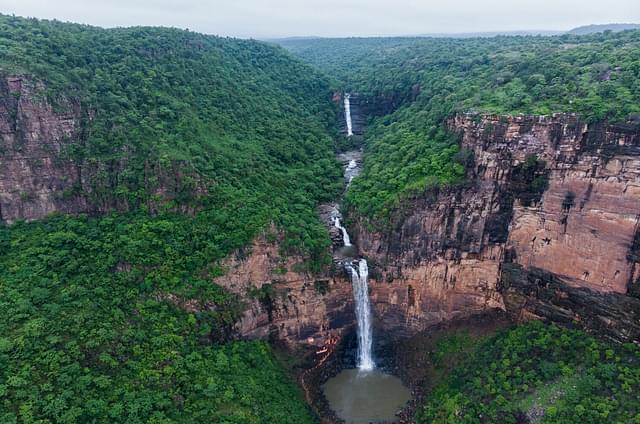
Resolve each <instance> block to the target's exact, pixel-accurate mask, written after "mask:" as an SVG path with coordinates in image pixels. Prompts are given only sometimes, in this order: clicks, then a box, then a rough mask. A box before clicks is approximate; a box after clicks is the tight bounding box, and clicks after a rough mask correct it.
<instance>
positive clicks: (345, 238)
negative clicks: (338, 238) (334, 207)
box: [333, 216, 351, 247]
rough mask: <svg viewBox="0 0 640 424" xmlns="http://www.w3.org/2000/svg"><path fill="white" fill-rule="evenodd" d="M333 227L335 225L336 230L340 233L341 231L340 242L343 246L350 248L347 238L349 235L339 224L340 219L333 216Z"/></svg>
mask: <svg viewBox="0 0 640 424" xmlns="http://www.w3.org/2000/svg"><path fill="white" fill-rule="evenodd" d="M333 225H335V226H336V228H339V229H340V231H342V242H343V243H344V245H345V246H347V247H349V246H351V239H350V238H349V233H347V229H346V228H344V227H343V226H342V224H341V223H340V218H339V217H338V216H335V217H334V218H333Z"/></svg>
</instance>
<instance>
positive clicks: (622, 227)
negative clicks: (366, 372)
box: [0, 76, 640, 347]
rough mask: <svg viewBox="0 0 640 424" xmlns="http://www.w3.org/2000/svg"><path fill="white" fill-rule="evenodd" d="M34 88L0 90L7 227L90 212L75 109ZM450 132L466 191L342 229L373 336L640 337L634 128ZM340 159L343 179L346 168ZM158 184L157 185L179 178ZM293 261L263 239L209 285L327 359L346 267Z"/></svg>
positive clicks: (346, 290)
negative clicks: (500, 316) (469, 326)
mask: <svg viewBox="0 0 640 424" xmlns="http://www.w3.org/2000/svg"><path fill="white" fill-rule="evenodd" d="M32 84H33V83H32V82H30V81H29V80H25V79H24V78H21V77H19V76H9V77H5V78H3V79H2V84H1V87H0V88H1V89H2V90H3V93H4V95H3V96H2V99H3V102H2V104H0V128H1V131H2V142H3V144H2V149H3V152H5V153H4V154H3V155H2V157H0V165H1V166H0V211H1V214H0V217H1V218H2V219H3V220H4V221H5V222H8V223H11V222H13V221H15V220H17V219H27V220H30V219H37V218H43V217H44V216H46V215H47V214H49V213H51V212H74V213H78V212H90V211H92V208H96V206H95V205H93V206H90V205H89V204H88V202H87V201H86V200H85V198H84V197H81V196H78V195H77V193H78V191H77V190H76V191H74V189H77V187H78V184H81V182H82V181H83V177H82V175H83V174H87V173H88V172H90V171H86V169H87V166H86V164H79V163H77V162H75V161H74V160H72V159H65V157H64V154H63V153H62V152H64V148H65V146H69V145H70V144H72V143H73V142H74V140H78V138H79V133H80V128H79V124H78V122H79V119H80V118H79V116H78V113H79V112H78V110H77V107H75V106H74V105H73V104H72V102H68V103H67V104H64V105H63V107H62V109H61V110H58V111H54V109H53V108H52V106H51V105H50V104H47V103H46V101H44V100H43V99H41V98H39V97H37V96H36V95H35V94H34V92H33V91H32V90H31V89H30V86H31V85H32ZM336 97H337V98H338V99H340V98H342V97H341V96H340V95H336ZM362 102H363V100H362V99H359V98H358V97H357V96H353V97H352V99H351V105H350V107H351V108H352V110H353V111H354V116H355V118H354V128H353V132H354V133H356V134H362V132H363V123H364V120H365V119H364V112H363V111H362V109H360V108H359V104H360V103H362ZM448 126H449V128H450V129H451V131H454V132H456V133H458V134H459V135H460V140H461V147H462V150H463V151H464V152H468V155H469V158H470V159H469V160H468V163H467V166H468V173H469V178H468V182H467V183H465V184H463V185H461V186H459V187H454V188H446V187H444V188H434V189H431V190H427V191H426V192H425V193H424V194H422V195H420V196H417V197H415V198H413V199H409V200H407V201H405V203H404V204H403V207H402V208H401V209H400V210H399V211H398V212H397V213H396V214H395V215H394V216H393V217H392V218H391V219H390V221H389V222H388V223H387V224H388V225H387V228H385V229H383V230H375V229H372V228H371V226H370V225H368V224H367V223H366V222H364V221H363V220H360V219H358V218H357V217H349V220H347V222H349V224H350V225H351V227H350V229H349V230H350V232H351V238H352V241H353V242H354V243H355V244H356V245H357V246H358V248H359V249H360V251H361V253H362V255H364V256H365V257H366V258H368V260H369V267H370V274H369V279H370V298H371V303H372V307H373V310H374V320H375V325H376V327H379V328H381V329H384V331H388V332H392V333H393V334H396V335H403V336H409V335H411V334H414V333H416V332H418V331H421V330H424V329H426V328H428V327H429V326H431V325H433V324H436V323H438V322H440V321H443V320H449V319H452V318H459V317H464V316H468V315H471V314H474V313H479V312H483V311H486V310H492V309H496V310H505V311H507V312H508V314H509V315H510V316H512V317H513V318H514V319H515V320H528V319H548V320H551V321H558V322H565V323H571V322H573V323H577V324H579V325H581V326H584V327H585V328H586V329H588V330H592V331H594V332H597V333H601V334H603V335H604V336H605V337H608V338H611V339H613V340H618V341H630V340H637V339H638V337H639V334H640V299H639V298H638V293H639V292H640V289H639V288H638V285H639V284H640V262H639V258H638V238H639V237H640V236H639V235H638V234H639V230H638V227H639V211H640V182H639V179H640V129H639V128H638V126H633V125H631V124H628V125H623V124H620V125H602V124H588V123H586V122H584V121H581V120H580V119H579V118H577V117H576V116H575V115H572V114H556V115H553V116H540V117H537V116H514V117H502V116H494V115H482V114H467V115H464V114H461V115H457V116H455V117H454V118H452V119H451V120H450V121H449V123H448ZM343 128H345V132H346V131H347V129H346V125H343ZM360 160H361V159H358V161H360ZM343 161H344V162H343V165H344V167H345V168H346V167H348V166H349V163H350V162H351V161H352V159H351V158H350V157H349V158H344V159H343ZM164 175H166V172H164V173H163V174H161V177H160V178H158V179H157V181H160V185H163V184H164V185H170V181H172V180H173V181H175V179H174V178H166V177H164ZM352 177H353V176H351V178H352ZM347 178H348V179H349V177H347ZM159 190H160V191H159V192H164V193H167V192H170V191H171V190H169V189H164V188H163V189H159ZM111 206H114V205H111ZM116 206H117V205H116ZM334 206H335V205H326V206H321V208H320V209H321V212H320V214H321V216H323V221H324V222H325V225H326V227H327V229H328V231H329V232H330V234H331V236H332V240H333V242H334V250H338V249H340V248H341V247H342V246H343V245H344V238H343V234H342V232H341V231H340V230H339V228H337V227H336V226H335V217H333V218H332V217H331V208H332V207H334ZM103 207H104V208H107V206H97V208H98V210H101V208H103ZM93 211H94V212H95V209H93ZM280 237H281V236H280ZM301 261H302V258H300V257H295V256H290V257H283V256H282V255H281V254H280V253H279V240H278V239H276V240H267V239H266V238H264V237H262V238H258V239H257V240H255V242H254V243H253V245H252V246H251V248H250V249H249V250H248V253H244V254H243V255H240V254H238V255H235V256H232V257H231V258H230V259H227V260H225V262H224V263H223V267H224V268H225V269H227V273H226V275H224V276H221V277H218V278H217V279H216V280H215V282H216V283H218V284H220V285H221V286H223V287H225V288H227V289H228V290H230V291H231V292H234V293H237V294H238V295H241V296H246V294H247V293H248V291H250V290H254V289H255V290H261V289H263V288H265V287H267V286H268V287H269V291H268V296H267V297H266V298H261V299H253V300H251V299H250V298H248V299H247V302H248V307H247V309H246V310H245V311H244V313H243V318H242V319H241V320H240V322H239V323H238V324H237V331H238V334H239V335H240V336H241V337H258V338H276V339H282V340H287V341H288V342H291V343H294V344H297V343H302V344H312V345H315V346H319V347H321V346H324V345H325V344H326V343H327V342H328V340H331V339H334V338H339V337H340V336H341V335H343V334H344V332H345V331H346V330H347V329H350V328H352V327H353V325H354V323H355V321H354V316H353V309H354V308H353V299H352V294H351V291H352V289H351V281H350V275H349V272H348V270H345V269H344V267H340V266H334V267H333V268H332V269H333V271H332V272H331V273H330V274H327V275H320V276H318V275H311V274H310V273H307V272H304V271H299V270H296V264H297V263H299V262H301Z"/></svg>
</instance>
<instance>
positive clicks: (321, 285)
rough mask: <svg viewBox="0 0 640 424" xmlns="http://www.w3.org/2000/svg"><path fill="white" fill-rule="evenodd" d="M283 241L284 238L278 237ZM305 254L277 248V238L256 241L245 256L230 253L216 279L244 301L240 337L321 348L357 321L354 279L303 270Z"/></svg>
mask: <svg viewBox="0 0 640 424" xmlns="http://www.w3.org/2000/svg"><path fill="white" fill-rule="evenodd" d="M280 241H281V240H280ZM302 261H303V258H301V257H296V256H288V257H286V258H283V257H282V256H281V255H280V252H279V240H267V238H265V237H259V238H258V239H256V240H255V241H254V243H253V245H252V247H251V249H250V251H249V252H247V254H245V255H244V256H241V255H234V256H232V257H229V258H228V259H227V260H226V261H225V262H224V263H223V264H222V265H223V268H224V269H225V271H226V272H225V275H224V276H222V277H218V278H217V279H215V281H214V282H215V283H216V284H218V285H220V286H222V287H224V288H225V289H227V290H229V291H230V292H232V293H235V294H237V295H239V296H240V297H241V298H242V299H243V300H244V306H245V307H244V311H243V314H242V317H241V319H240V320H239V321H238V323H237V324H236V328H235V330H236V331H237V333H238V334H239V335H240V336H241V337H246V338H262V339H267V338H273V339H278V340H283V341H286V342H289V343H290V344H297V343H305V344H311V345H316V346H323V345H325V344H327V343H328V341H329V340H330V339H332V338H333V339H335V338H339V337H340V336H342V334H343V332H344V331H345V330H347V329H349V328H351V327H352V326H353V324H354V322H355V321H354V320H355V316H354V312H353V296H352V288H351V281H350V280H348V279H347V278H344V277H343V276H342V275H336V276H325V277H318V276H313V275H311V274H310V273H308V272H306V271H304V270H302V269H301V268H302V267H301V265H302Z"/></svg>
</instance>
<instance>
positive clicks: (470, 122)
mask: <svg viewBox="0 0 640 424" xmlns="http://www.w3.org/2000/svg"><path fill="white" fill-rule="evenodd" d="M449 125H450V128H451V129H452V130H454V131H457V132H459V133H460V135H461V139H462V141H461V146H462V150H463V152H470V153H467V155H468V157H469V159H468V165H469V178H468V181H469V182H468V183H467V184H466V185H463V186H460V187H456V188H449V189H442V190H431V191H429V192H427V193H425V194H424V195H422V196H421V197H419V198H416V199H413V200H411V201H409V202H407V204H406V205H405V206H404V207H403V208H402V210H401V211H400V212H399V213H398V215H397V216H395V217H394V219H393V225H392V226H391V228H389V229H388V230H387V231H385V232H371V231H369V229H368V226H366V225H365V224H364V223H359V224H358V225H357V227H358V229H357V232H356V233H357V241H358V245H359V247H360V249H361V251H362V252H363V253H364V254H365V255H367V256H368V257H369V258H370V260H373V261H374V262H375V263H377V264H378V267H377V272H374V273H373V274H374V275H375V276H376V277H377V280H376V281H375V283H373V284H372V285H371V287H372V294H371V296H372V300H373V304H374V305H375V309H376V312H377V317H378V322H379V325H381V326H382V327H384V328H387V329H394V330H398V331H411V332H412V331H416V330H419V329H423V328H425V327H427V326H429V325H431V324H433V323H434V322H437V321H440V320H445V319H450V318H453V317H458V316H463V315H469V314H471V313H475V312H478V311H480V310H486V309H491V308H500V309H503V308H506V309H507V310H508V311H509V312H510V313H511V314H512V316H514V317H518V318H523V317H538V318H545V317H546V318H549V319H555V317H554V313H552V312H549V313H548V314H545V313H542V312H543V311H544V310H545V308H540V307H536V306H535V305H536V301H534V298H535V297H531V292H530V291H528V290H527V289H525V288H526V287H528V285H527V281H530V278H529V277H527V275H528V274H527V273H528V272H534V273H539V272H544V273H546V274H545V275H548V276H551V277H549V278H551V279H552V280H553V281H554V282H555V283H554V284H556V283H557V284H562V285H564V286H566V287H567V289H566V290H564V292H566V295H567V296H569V297H571V296H577V297H578V298H579V297H580V296H582V293H583V292H582V291H578V292H576V291H573V290H570V288H577V289H584V290H588V291H589V293H593V296H596V297H598V296H602V299H605V300H602V301H603V302H605V303H607V302H608V300H606V299H612V298H611V297H610V294H619V295H622V296H624V297H625V298H629V299H631V298H630V297H629V295H630V294H633V293H637V291H636V290H637V284H638V274H639V271H638V254H637V251H638V248H637V244H638V242H637V240H638V236H637V232H638V225H639V216H640V215H639V214H640V129H639V128H638V127H635V126H632V125H616V126H614V125H603V124H587V123H585V122H582V121H580V120H579V119H578V118H577V117H576V116H574V115H571V114H558V115H554V116H549V117H511V118H505V117H499V116H491V115H459V116H457V117H455V118H454V119H452V120H451V121H450V123H449ZM471 158H472V159H471ZM634 240H635V242H634ZM634 246H635V247H634ZM505 264H514V265H517V266H518V267H519V269H520V270H521V271H520V273H519V274H520V275H521V276H522V278H521V280H520V283H518V284H514V283H513V273H509V277H506V276H505V275H506V274H505V272H506V271H505V269H506V267H505ZM506 280H509V281H511V283H509V284H506V283H505V281H506ZM507 287H508V290H509V293H508V295H506V292H505V290H507ZM514 290H515V291H518V292H520V293H522V295H523V296H524V297H530V298H531V299H532V302H531V303H527V302H513V301H507V302H505V299H506V298H507V297H508V298H509V299H513V298H514ZM635 300H637V299H632V300H630V301H628V302H627V301H626V300H625V301H624V302H613V303H612V305H618V306H617V308H621V307H624V308H630V307H634V308H640V306H639V305H640V304H638V303H637V302H635ZM546 301H548V302H553V301H554V299H551V300H549V299H547V300H546ZM576 302H578V303H580V305H582V306H580V307H577V306H575V305H574V306H575V309H576V311H575V314H574V318H573V319H575V320H576V321H579V320H580V319H581V318H580V317H583V316H584V314H585V313H586V312H585V311H588V310H589V308H594V311H595V312H594V313H595V315H596V316H602V314H600V313H599V312H597V311H596V309H597V308H596V306H595V303H594V302H583V301H578V300H577V301H576ZM587 303H588V304H589V305H591V306H587ZM596 303H597V302H596ZM571 304H572V302H571V301H569V302H566V301H563V303H562V305H563V306H562V307H563V308H566V307H569V309H570V310H573V309H572V307H571ZM567 305H569V306H567ZM622 305H624V306H622ZM612 308H614V309H615V308H616V306H612ZM546 309H547V310H548V309H549V308H546ZM525 310H528V312H529V314H527V313H525ZM619 312H620V313H621V314H624V313H626V312H625V311H619ZM599 314H600V315H599ZM616 316H617V317H618V318H616ZM619 317H620V315H616V314H613V315H611V316H609V317H608V318H606V319H604V321H603V322H605V321H606V322H607V325H606V326H608V327H610V328H611V334H614V335H615V338H617V339H620V340H624V339H629V338H631V339H632V338H637V332H635V330H629V331H627V330H628V326H629V321H628V320H627V319H623V318H619ZM583 321H584V320H583ZM584 325H585V326H586V327H587V328H592V329H597V330H598V331H602V330H603V326H602V325H595V324H594V322H593V321H588V322H584ZM606 326H605V327H606ZM625 329H627V330H625Z"/></svg>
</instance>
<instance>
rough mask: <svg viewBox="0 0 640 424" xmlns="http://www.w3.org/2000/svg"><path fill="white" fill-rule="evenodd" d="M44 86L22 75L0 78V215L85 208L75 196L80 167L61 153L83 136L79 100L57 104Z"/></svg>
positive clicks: (7, 218) (7, 217)
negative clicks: (52, 101)
mask: <svg viewBox="0 0 640 424" xmlns="http://www.w3.org/2000/svg"><path fill="white" fill-rule="evenodd" d="M43 92H44V87H43V86H42V85H39V84H37V83H35V82H34V81H31V80H29V79H27V78H24V77H20V76H7V77H3V78H0V137H1V138H0V152H1V154H0V221H8V222H12V221H15V220H16V219H35V218H41V217H43V216H45V215H47V214H48V213H51V212H55V211H61V212H79V211H83V210H85V209H86V204H85V202H84V201H83V199H81V198H77V197H76V196H74V187H77V186H78V185H79V181H80V180H81V178H82V177H81V174H80V168H79V167H78V166H77V164H75V163H74V162H73V161H72V160H70V159H65V158H64V153H63V152H64V150H65V147H66V146H68V145H69V144H70V143H73V142H74V140H77V138H78V136H79V132H80V108H79V105H78V104H77V103H74V102H73V101H71V100H68V99H61V104H60V106H59V107H58V108H57V109H58V110H54V109H53V107H52V106H51V104H49V102H48V101H47V100H46V98H45V97H44V95H43Z"/></svg>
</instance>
